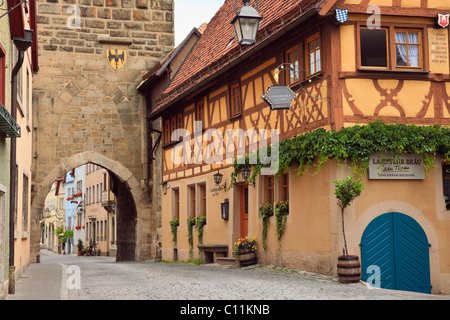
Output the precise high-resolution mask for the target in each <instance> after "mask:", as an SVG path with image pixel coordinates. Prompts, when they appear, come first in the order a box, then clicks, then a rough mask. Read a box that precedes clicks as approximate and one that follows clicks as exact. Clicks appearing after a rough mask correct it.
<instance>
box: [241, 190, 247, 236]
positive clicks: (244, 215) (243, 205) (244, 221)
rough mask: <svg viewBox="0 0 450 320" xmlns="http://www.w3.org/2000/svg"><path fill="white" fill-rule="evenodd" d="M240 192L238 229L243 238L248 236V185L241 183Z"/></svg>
mask: <svg viewBox="0 0 450 320" xmlns="http://www.w3.org/2000/svg"><path fill="white" fill-rule="evenodd" d="M240 193H241V194H240V229H241V238H244V237H246V236H248V185H246V184H245V185H242V186H241V190H240Z"/></svg>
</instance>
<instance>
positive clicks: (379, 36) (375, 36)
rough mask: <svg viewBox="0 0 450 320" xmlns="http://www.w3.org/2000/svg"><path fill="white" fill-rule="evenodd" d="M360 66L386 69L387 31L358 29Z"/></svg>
mask: <svg viewBox="0 0 450 320" xmlns="http://www.w3.org/2000/svg"><path fill="white" fill-rule="evenodd" d="M360 43H361V66H363V67H374V68H388V61H389V60H388V32H387V29H363V28H361V29H360Z"/></svg>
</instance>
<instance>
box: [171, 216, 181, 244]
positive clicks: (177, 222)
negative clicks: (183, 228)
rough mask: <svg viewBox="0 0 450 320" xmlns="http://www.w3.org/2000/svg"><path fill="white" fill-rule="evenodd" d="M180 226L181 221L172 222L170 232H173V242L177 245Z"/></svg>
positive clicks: (176, 219) (174, 220)
mask: <svg viewBox="0 0 450 320" xmlns="http://www.w3.org/2000/svg"><path fill="white" fill-rule="evenodd" d="M179 225H180V219H178V218H175V219H173V220H172V221H170V231H171V232H172V242H173V243H175V244H176V243H177V227H178V226H179Z"/></svg>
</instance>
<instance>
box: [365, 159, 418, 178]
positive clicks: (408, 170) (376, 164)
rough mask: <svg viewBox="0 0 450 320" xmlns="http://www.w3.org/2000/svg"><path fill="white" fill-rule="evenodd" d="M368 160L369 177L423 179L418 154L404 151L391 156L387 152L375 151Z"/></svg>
mask: <svg viewBox="0 0 450 320" xmlns="http://www.w3.org/2000/svg"><path fill="white" fill-rule="evenodd" d="M369 161H370V162H369V179H385V180H423V179H425V166H424V162H423V158H422V156H421V155H418V154H407V153H404V154H402V155H401V156H397V157H393V156H391V155H390V154H389V153H385V152H377V153H374V154H371V155H370V158H369Z"/></svg>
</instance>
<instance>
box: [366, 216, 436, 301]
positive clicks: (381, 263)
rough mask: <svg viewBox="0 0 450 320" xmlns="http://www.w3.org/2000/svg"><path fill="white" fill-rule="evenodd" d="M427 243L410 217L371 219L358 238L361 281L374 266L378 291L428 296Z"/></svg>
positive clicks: (423, 234)
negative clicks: (378, 280) (377, 276)
mask: <svg viewBox="0 0 450 320" xmlns="http://www.w3.org/2000/svg"><path fill="white" fill-rule="evenodd" d="M428 250H429V246H428V239H427V236H426V234H425V232H424V231H423V229H422V227H421V226H420V225H419V224H418V223H417V222H416V221H415V220H414V219H412V218H411V217H409V216H407V215H404V214H401V213H397V212H390V213H386V214H383V215H381V216H379V217H377V218H375V219H374V220H373V221H372V222H371V223H370V224H369V225H368V226H367V228H366V230H365V231H364V233H363V235H362V238H361V267H362V280H363V281H367V279H368V277H369V276H370V273H367V268H368V267H370V266H378V267H379V270H380V272H381V282H380V286H381V288H385V289H396V290H407V291H416V292H424V293H431V285H430V259H429V252H428Z"/></svg>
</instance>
